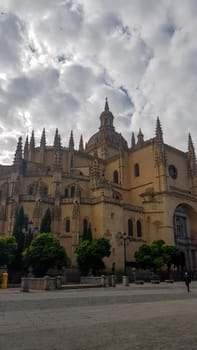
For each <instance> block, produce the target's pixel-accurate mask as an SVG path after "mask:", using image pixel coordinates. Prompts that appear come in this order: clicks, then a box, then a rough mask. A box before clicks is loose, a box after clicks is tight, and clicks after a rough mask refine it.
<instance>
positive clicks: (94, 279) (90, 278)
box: [81, 276, 102, 286]
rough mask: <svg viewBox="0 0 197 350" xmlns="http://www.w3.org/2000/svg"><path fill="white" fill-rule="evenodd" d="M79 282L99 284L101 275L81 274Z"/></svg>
mask: <svg viewBox="0 0 197 350" xmlns="http://www.w3.org/2000/svg"><path fill="white" fill-rule="evenodd" d="M81 283H82V284H95V285H99V286H100V285H101V283H102V282H101V277H93V276H81Z"/></svg>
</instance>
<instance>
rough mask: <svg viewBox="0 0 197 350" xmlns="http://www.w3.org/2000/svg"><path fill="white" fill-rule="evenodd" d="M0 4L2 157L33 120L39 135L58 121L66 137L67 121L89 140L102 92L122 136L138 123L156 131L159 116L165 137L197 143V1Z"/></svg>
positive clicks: (8, 157)
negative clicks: (196, 94)
mask: <svg viewBox="0 0 197 350" xmlns="http://www.w3.org/2000/svg"><path fill="white" fill-rule="evenodd" d="M1 11H2V14H1V15H0V50H1V55H0V147H1V150H2V151H1V154H0V161H1V162H3V163H8V162H11V161H12V159H13V155H14V154H13V153H11V152H13V149H14V143H15V142H17V138H18V136H19V135H20V134H21V135H22V136H23V137H25V135H26V134H27V133H28V134H30V133H31V129H32V128H34V129H35V133H36V137H37V142H38V141H39V138H40V134H41V132H42V128H43V127H46V132H47V140H48V143H50V142H52V141H53V137H54V132H55V128H56V127H58V128H59V130H60V132H61V133H62V140H63V143H64V144H65V145H67V144H68V139H69V135H70V131H71V129H73V130H74V137H75V145H76V146H78V141H79V137H80V134H81V133H83V136H84V140H85V141H87V140H88V138H89V137H90V136H91V134H92V133H94V132H96V131H97V129H98V127H99V115H100V113H101V112H102V110H103V108H104V102H105V97H106V96H108V99H109V105H110V108H111V110H112V112H113V113H114V116H115V120H114V124H115V127H116V130H117V131H119V132H121V133H122V134H123V136H124V137H125V138H126V139H127V141H128V142H130V137H131V132H132V131H135V133H136V134H137V133H138V129H139V128H140V127H141V128H142V131H143V133H144V136H145V139H146V138H149V137H153V136H154V130H155V123H156V117H157V115H159V116H160V119H161V122H162V125H163V131H164V139H165V141H166V142H167V143H169V144H172V145H174V146H175V147H180V148H181V149H183V150H186V146H187V133H188V132H189V131H191V132H192V134H193V135H192V136H193V141H194V143H195V144H197V138H196V130H197V121H196V114H197V107H196V104H195V100H196V96H195V93H196V90H197V78H196V74H195V72H196V70H197V63H196V53H197V44H196V38H195V35H194V33H195V32H196V30H197V22H196V14H197V3H196V1H195V0H188V1H187V2H183V3H182V4H181V6H180V1H179V0H174V1H173V2H171V1H165V0H149V1H147V0H131V1H127V2H125V3H124V6H123V3H122V1H121V0H113V1H112V0H100V1H97V2H95V1H92V0H86V1H84V0H73V1H71V0H57V1H54V0H42V1H40V0H34V1H32V0H17V1H15V0H2V1H1ZM172 130H175V131H176V132H173V133H172ZM5 140H8V141H5ZM15 146H16V145H15Z"/></svg>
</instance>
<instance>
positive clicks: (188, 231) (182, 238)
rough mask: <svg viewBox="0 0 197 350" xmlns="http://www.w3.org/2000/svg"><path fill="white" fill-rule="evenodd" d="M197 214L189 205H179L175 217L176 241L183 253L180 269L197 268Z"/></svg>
mask: <svg viewBox="0 0 197 350" xmlns="http://www.w3.org/2000/svg"><path fill="white" fill-rule="evenodd" d="M196 219H197V213H196V211H195V210H194V209H193V208H192V207H191V206H190V205H188V204H185V203H181V204H179V205H178V206H177V207H176V209H175V211H174V215H173V228H174V240H175V245H176V247H177V248H178V249H179V250H180V252H181V257H180V262H179V266H178V267H179V268H180V269H182V270H183V269H187V270H190V271H195V270H196V268H197V220H196Z"/></svg>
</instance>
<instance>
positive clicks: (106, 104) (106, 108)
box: [105, 97, 109, 111]
mask: <svg viewBox="0 0 197 350" xmlns="http://www.w3.org/2000/svg"><path fill="white" fill-rule="evenodd" d="M105 111H109V105H108V100H107V97H106V98H105Z"/></svg>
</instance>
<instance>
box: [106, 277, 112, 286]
mask: <svg viewBox="0 0 197 350" xmlns="http://www.w3.org/2000/svg"><path fill="white" fill-rule="evenodd" d="M110 277H111V276H106V277H105V286H106V287H110V286H111V278H110Z"/></svg>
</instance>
